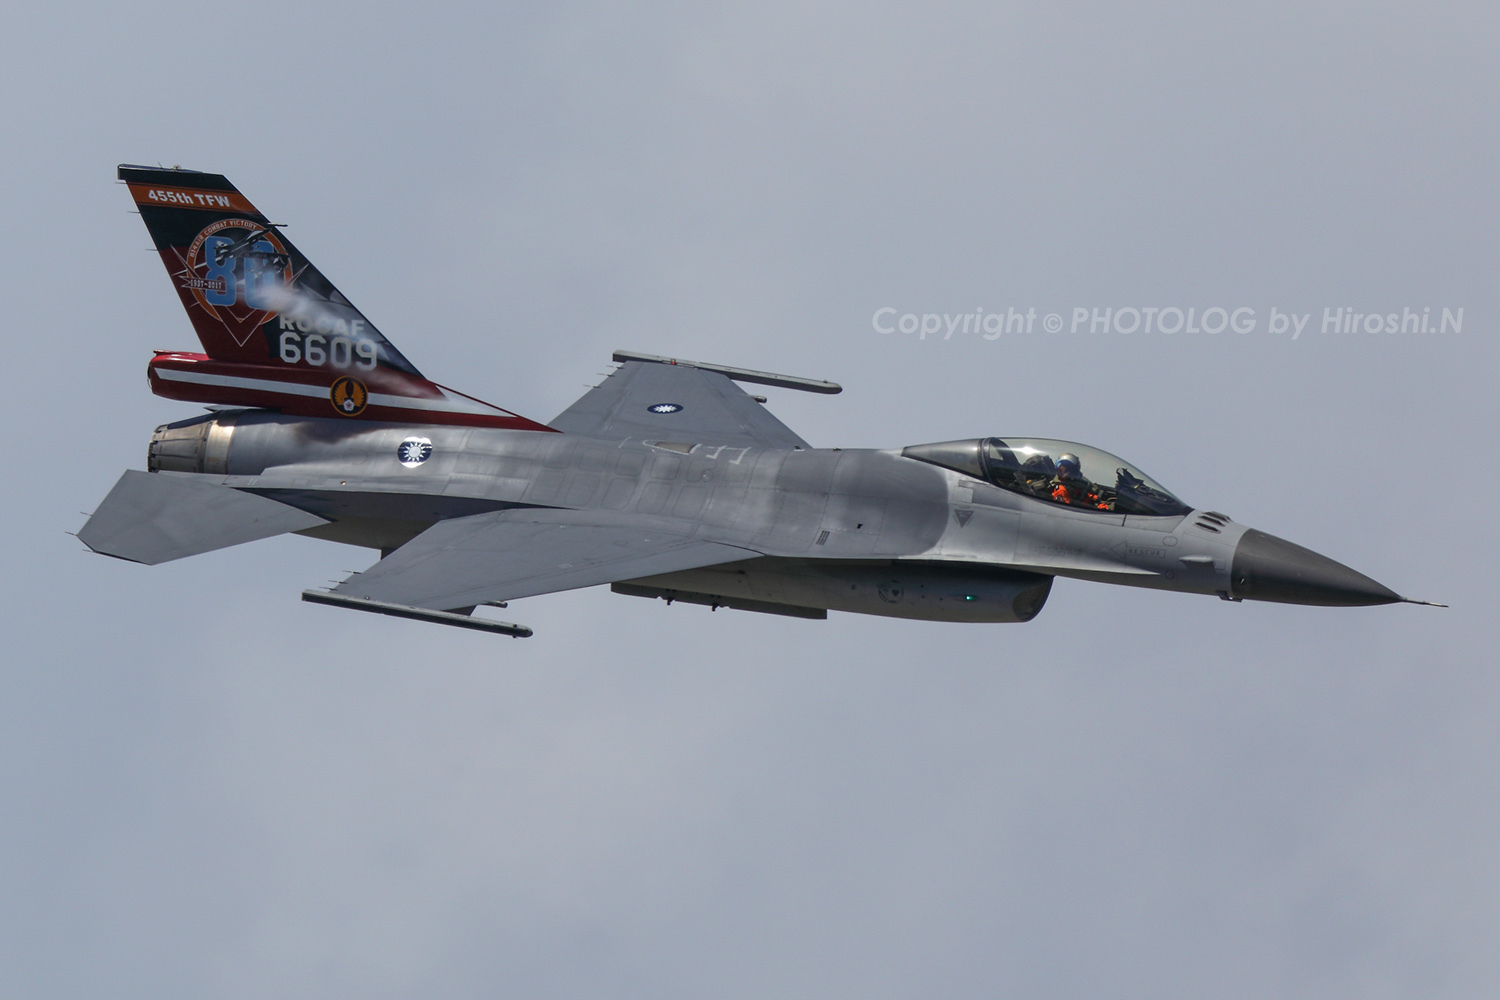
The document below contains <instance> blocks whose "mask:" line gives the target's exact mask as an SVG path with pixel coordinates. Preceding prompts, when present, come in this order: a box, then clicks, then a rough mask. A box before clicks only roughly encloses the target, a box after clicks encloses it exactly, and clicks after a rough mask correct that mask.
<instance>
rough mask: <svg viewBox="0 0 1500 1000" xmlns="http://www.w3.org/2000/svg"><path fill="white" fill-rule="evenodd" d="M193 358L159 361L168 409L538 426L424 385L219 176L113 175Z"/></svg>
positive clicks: (138, 170)
mask: <svg viewBox="0 0 1500 1000" xmlns="http://www.w3.org/2000/svg"><path fill="white" fill-rule="evenodd" d="M119 177H120V180H122V181H124V182H125V183H126V184H127V185H128V186H129V188H130V194H131V197H132V198H133V199H134V200H135V204H136V207H137V208H139V209H140V213H141V219H142V220H143V221H144V222H145V223H146V229H147V230H148V231H149V232H150V233H151V239H152V241H153V242H154V243H155V244H156V249H157V251H158V252H159V253H160V254H161V259H162V263H163V264H165V265H166V268H167V274H168V275H170V276H171V279H172V285H173V287H174V288H176V290H177V295H178V298H180V299H181V300H182V306H183V308H184V309H186V310H187V314H188V318H189V319H190V320H191V321H192V324H193V329H194V330H195V331H196V332H197V334H198V340H199V341H200V342H201V343H202V344H203V350H204V354H203V355H195V354H175V353H173V354H159V355H157V356H156V357H155V358H153V359H152V361H151V366H150V369H149V374H150V377H151V386H152V390H153V391H155V392H156V393H157V394H158V395H163V396H168V397H170V398H173V399H186V400H192V401H195V402H205V403H228V404H231V405H244V406H265V407H273V408H276V409H281V410H283V411H285V412H289V413H299V414H303V415H308V416H331V415H333V414H339V415H342V416H350V417H363V418H365V419H373V420H402V421H406V422H423V423H461V424H474V425H481V426H496V427H511V428H517V429H527V430H545V429H547V428H545V427H544V426H543V425H541V424H537V423H534V422H533V421H530V420H527V419H525V418H524V417H520V416H517V415H516V414H514V413H511V412H510V411H508V410H502V409H500V408H499V407H496V406H491V405H490V404H488V403H483V402H480V401H479V400H476V399H473V398H472V397H469V396H465V395H463V394H461V393H456V392H453V391H452V390H446V389H444V388H443V387H441V386H439V385H436V384H435V383H433V382H429V381H428V380H427V379H425V378H423V377H422V373H421V372H419V371H417V369H416V367H415V366H414V365H412V363H411V362H410V361H408V360H406V358H405V357H404V356H403V355H402V354H401V352H400V351H398V350H397V349H396V347H395V345H393V344H392V343H391V342H390V341H389V340H387V339H386V338H385V336H384V335H383V334H381V332H380V331H379V330H378V329H377V328H376V327H375V325H374V324H373V323H371V322H370V321H369V320H368V319H367V318H365V315H364V314H363V313H361V312H360V311H359V310H358V309H356V308H355V307H354V305H353V303H351V302H350V301H349V300H348V299H346V298H344V296H343V295H342V294H340V293H339V290H338V289H337V288H335V287H334V286H333V283H332V282H331V281H329V280H328V279H327V278H325V277H324V276H323V274H322V272H320V271H319V270H318V269H317V268H316V267H314V266H313V265H312V263H311V262H310V261H309V260H308V259H307V258H306V257H304V256H303V255H302V253H301V251H299V250H298V249H297V248H296V246H294V245H293V244H292V241H291V240H289V239H287V238H286V236H285V235H284V234H283V233H281V232H280V230H279V229H278V227H277V226H276V225H274V224H272V223H270V222H268V221H267V219H266V217H265V216H264V215H263V214H261V212H260V211H259V210H258V209H257V208H256V207H255V206H254V205H252V204H250V201H249V199H247V198H246V197H245V196H244V195H242V194H240V192H239V191H238V190H236V189H235V187H234V185H233V184H231V183H229V181H228V179H227V178H225V177H224V176H223V175H222V174H208V173H201V172H199V171H196V170H183V169H181V168H172V169H170V170H169V169H164V168H161V167H138V166H130V165H128V164H124V165H121V167H120V172H119Z"/></svg>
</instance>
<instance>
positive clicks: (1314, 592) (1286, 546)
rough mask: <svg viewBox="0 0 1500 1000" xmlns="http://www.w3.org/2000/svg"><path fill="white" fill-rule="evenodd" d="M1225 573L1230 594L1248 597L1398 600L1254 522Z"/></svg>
mask: <svg viewBox="0 0 1500 1000" xmlns="http://www.w3.org/2000/svg"><path fill="white" fill-rule="evenodd" d="M1229 578H1230V583H1231V585H1232V586H1233V588H1234V596H1235V597H1241V598H1247V599H1249V600H1252V601H1278V602H1280V603H1282V604H1317V605H1321V606H1324V607H1358V606H1362V605H1368V604H1395V603H1396V602H1398V601H1400V600H1401V597H1400V595H1399V594H1397V593H1396V592H1395V591H1393V590H1391V589H1390V588H1388V587H1385V586H1382V585H1381V584H1379V583H1376V582H1375V581H1374V580H1372V579H1370V578H1369V577H1368V576H1365V575H1364V574H1363V573H1360V572H1358V571H1356V570H1352V569H1350V568H1349V567H1348V566H1345V565H1344V564H1343V563H1341V562H1335V561H1334V560H1332V559H1330V558H1328V557H1327V556H1324V555H1319V554H1318V553H1316V552H1314V551H1313V550H1312V549H1304V548H1303V547H1302V546H1300V545H1295V544H1293V543H1292V542H1289V541H1287V540H1286V539H1284V538H1277V537H1276V536H1275V535H1268V534H1266V533H1265V532H1264V531H1256V530H1255V529H1254V528H1251V529H1250V530H1249V531H1246V532H1245V534H1244V535H1243V536H1242V537H1241V538H1240V543H1239V546H1238V547H1237V548H1236V549H1235V550H1234V562H1233V564H1232V565H1231V566H1230V571H1229Z"/></svg>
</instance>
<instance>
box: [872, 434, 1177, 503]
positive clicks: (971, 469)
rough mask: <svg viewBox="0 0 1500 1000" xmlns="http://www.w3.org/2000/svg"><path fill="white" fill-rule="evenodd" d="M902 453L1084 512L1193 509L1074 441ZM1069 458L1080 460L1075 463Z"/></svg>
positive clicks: (946, 445) (997, 441)
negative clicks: (1066, 457)
mask: <svg viewBox="0 0 1500 1000" xmlns="http://www.w3.org/2000/svg"><path fill="white" fill-rule="evenodd" d="M901 454H902V455H905V456H906V457H907V458H914V459H916V460H917V461H919V462H928V463H930V464H932V465H940V466H942V467H943V468H945V469H952V470H953V471H955V472H961V473H963V474H964V475H966V476H973V477H974V478H975V479H982V480H984V481H985V482H987V483H993V484H994V485H995V486H998V487H1000V488H1001V489H1005V490H1010V491H1011V492H1012V493H1020V494H1022V495H1024V496H1029V497H1034V498H1035V499H1038V500H1045V501H1048V502H1050V503H1056V504H1063V505H1066V506H1069V507H1077V508H1078V509H1080V510H1095V511H1112V512H1114V513H1118V514H1144V515H1147V516H1153V515H1154V516H1159V517H1168V516H1177V515H1182V514H1186V513H1187V512H1188V511H1189V510H1190V509H1191V508H1189V507H1188V505H1187V504H1185V503H1183V502H1182V501H1181V500H1178V499H1177V498H1176V497H1174V496H1173V495H1172V494H1170V493H1168V492H1167V491H1166V490H1164V489H1163V488H1162V487H1161V486H1160V485H1158V484H1157V483H1155V482H1154V481H1152V480H1151V479H1150V478H1149V477H1147V476H1146V474H1145V473H1143V472H1141V471H1140V470H1139V469H1136V468H1134V467H1132V466H1131V465H1129V464H1127V463H1126V462H1124V461H1123V460H1121V459H1119V458H1116V457H1115V456H1114V455H1111V454H1110V453H1109V452H1107V451H1100V450H1099V449H1098V448H1090V447H1089V446H1088V445H1086V444H1074V443H1073V442H1071V441H1052V440H1049V439H1047V438H997V437H992V438H979V439H977V440H971V441H944V442H942V443H940V444H917V445H912V446H911V447H910V448H905V449H902V452H901ZM1065 456H1071V457H1072V458H1075V459H1077V464H1076V467H1075V465H1074V463H1071V462H1067V461H1065ZM1059 462H1061V463H1062V465H1061V466H1059Z"/></svg>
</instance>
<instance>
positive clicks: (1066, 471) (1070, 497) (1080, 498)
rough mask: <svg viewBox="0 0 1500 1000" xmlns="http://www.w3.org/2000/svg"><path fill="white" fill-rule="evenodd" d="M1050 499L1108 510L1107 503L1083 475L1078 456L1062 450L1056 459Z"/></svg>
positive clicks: (1076, 505) (1071, 504)
mask: <svg viewBox="0 0 1500 1000" xmlns="http://www.w3.org/2000/svg"><path fill="white" fill-rule="evenodd" d="M1052 499H1053V500H1054V501H1056V502H1057V503H1065V504H1069V505H1070V506H1074V507H1097V508H1099V509H1100V510H1109V504H1108V503H1106V502H1105V501H1104V500H1103V498H1101V497H1100V496H1099V494H1098V493H1097V492H1096V491H1095V490H1094V484H1093V483H1091V482H1089V481H1088V480H1087V479H1085V478H1084V476H1083V468H1082V466H1081V465H1080V464H1079V462H1078V456H1077V455H1074V454H1071V453H1069V452H1064V453H1063V454H1062V455H1060V456H1058V459H1057V476H1056V477H1055V478H1054V479H1053V487H1052Z"/></svg>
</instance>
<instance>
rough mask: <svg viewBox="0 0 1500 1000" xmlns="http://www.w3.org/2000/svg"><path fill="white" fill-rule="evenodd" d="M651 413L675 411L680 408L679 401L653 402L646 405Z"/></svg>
mask: <svg viewBox="0 0 1500 1000" xmlns="http://www.w3.org/2000/svg"><path fill="white" fill-rule="evenodd" d="M646 409H648V410H650V411H651V412H652V413H676V412H677V411H678V410H680V409H682V404H681V403H653V404H651V405H650V406H648V407H646Z"/></svg>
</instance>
